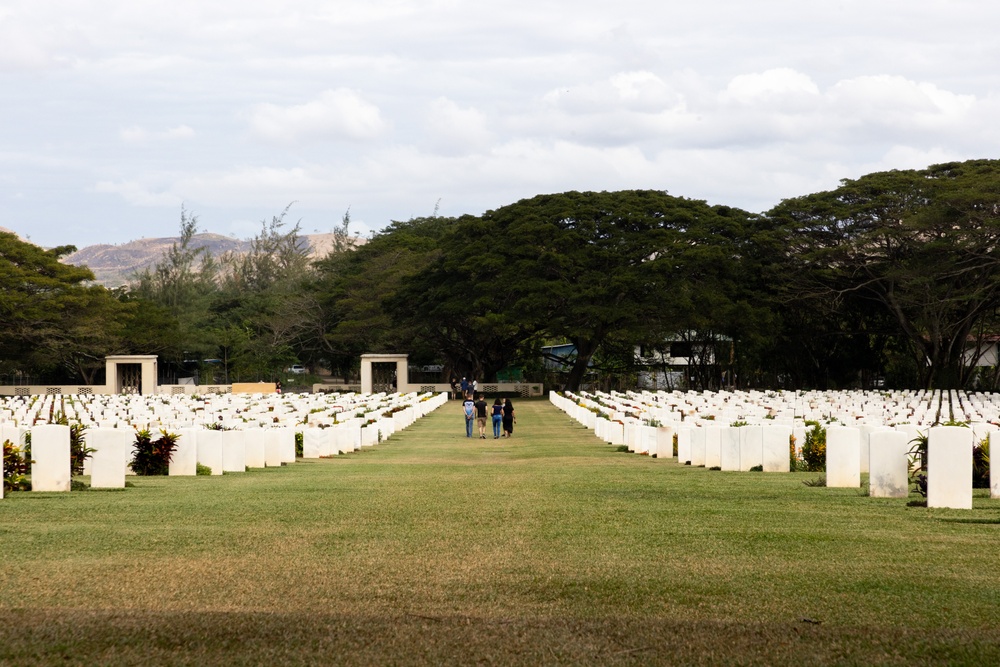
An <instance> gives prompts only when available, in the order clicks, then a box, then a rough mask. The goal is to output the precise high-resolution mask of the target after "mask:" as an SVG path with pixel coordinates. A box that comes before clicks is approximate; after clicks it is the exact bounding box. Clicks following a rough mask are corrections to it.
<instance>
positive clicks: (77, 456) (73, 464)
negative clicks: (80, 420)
mask: <svg viewBox="0 0 1000 667" xmlns="http://www.w3.org/2000/svg"><path fill="white" fill-rule="evenodd" d="M86 432H87V427H86V426H85V425H84V424H70V425H69V467H70V472H71V473H72V474H73V475H82V474H83V464H84V462H85V461H86V460H87V459H89V458H90V456H91V455H92V454H93V453H94V451H96V450H94V449H92V448H90V447H87V442H86V439H85V438H84V437H83V436H84V434H85V433H86Z"/></svg>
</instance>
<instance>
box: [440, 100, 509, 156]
mask: <svg viewBox="0 0 1000 667" xmlns="http://www.w3.org/2000/svg"><path fill="white" fill-rule="evenodd" d="M488 126H489V121H488V119H487V116H486V114H485V113H483V112H482V111H480V110H479V109H476V108H473V107H461V106H459V105H458V104H456V103H455V102H453V101H451V100H449V99H447V98H445V97H439V98H437V99H436V100H433V101H432V102H431V103H430V105H429V108H428V110H427V118H426V127H427V134H428V137H429V138H430V141H431V144H432V146H433V148H434V149H435V150H436V151H438V152H441V153H446V154H463V153H469V152H472V151H475V150H482V149H484V148H488V147H489V145H490V144H491V143H492V142H493V141H494V135H493V133H492V132H491V131H490V129H489V127H488Z"/></svg>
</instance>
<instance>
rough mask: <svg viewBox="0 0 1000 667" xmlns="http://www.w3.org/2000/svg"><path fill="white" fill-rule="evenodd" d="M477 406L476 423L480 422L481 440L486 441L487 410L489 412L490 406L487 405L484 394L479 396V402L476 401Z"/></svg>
mask: <svg viewBox="0 0 1000 667" xmlns="http://www.w3.org/2000/svg"><path fill="white" fill-rule="evenodd" d="M475 406H476V421H478V422H479V438H480V439H481V440H485V439H486V410H487V408H489V406H488V405H486V399H484V398H483V395H482V394H480V395H479V400H477V401H476V403H475Z"/></svg>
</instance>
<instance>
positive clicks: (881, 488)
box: [868, 431, 910, 498]
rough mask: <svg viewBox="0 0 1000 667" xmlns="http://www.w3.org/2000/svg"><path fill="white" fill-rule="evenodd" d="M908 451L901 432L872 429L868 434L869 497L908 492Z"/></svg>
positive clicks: (900, 494) (891, 496)
mask: <svg viewBox="0 0 1000 667" xmlns="http://www.w3.org/2000/svg"><path fill="white" fill-rule="evenodd" d="M909 451H910V445H909V443H908V442H907V435H906V433H903V432H902V431H874V432H872V433H871V434H870V435H869V436H868V489H869V495H870V496H871V497H872V498H906V497H907V496H908V495H909V488H910V478H909V465H908V463H909V461H908V459H909Z"/></svg>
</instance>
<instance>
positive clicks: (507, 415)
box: [503, 398, 517, 438]
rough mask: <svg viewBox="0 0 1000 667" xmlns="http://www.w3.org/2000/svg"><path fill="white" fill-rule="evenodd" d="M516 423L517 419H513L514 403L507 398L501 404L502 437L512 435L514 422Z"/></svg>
mask: <svg viewBox="0 0 1000 667" xmlns="http://www.w3.org/2000/svg"><path fill="white" fill-rule="evenodd" d="M516 423H517V420H516V419H514V405H513V404H512V403H511V402H510V399H509V398H508V399H506V400H505V401H504V404H503V437H505V438H509V437H511V436H512V435H514V424H516Z"/></svg>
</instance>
